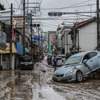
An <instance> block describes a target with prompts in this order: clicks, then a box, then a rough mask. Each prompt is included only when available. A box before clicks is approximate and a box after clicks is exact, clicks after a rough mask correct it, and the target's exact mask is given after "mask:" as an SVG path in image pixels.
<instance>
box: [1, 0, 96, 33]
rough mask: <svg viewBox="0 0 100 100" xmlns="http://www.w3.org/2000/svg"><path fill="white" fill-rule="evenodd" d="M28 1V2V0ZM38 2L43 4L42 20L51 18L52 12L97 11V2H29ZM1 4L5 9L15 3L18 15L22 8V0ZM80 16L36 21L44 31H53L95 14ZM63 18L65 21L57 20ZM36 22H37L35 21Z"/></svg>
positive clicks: (46, 0)
mask: <svg viewBox="0 0 100 100" xmlns="http://www.w3.org/2000/svg"><path fill="white" fill-rule="evenodd" d="M26 1H27V0H26ZM34 1H38V2H41V1H42V3H41V12H42V15H41V16H40V18H51V17H50V16H48V12H50V11H63V12H71V11H73V12H80V11H95V10H96V0H29V2H34ZM0 3H1V4H3V5H4V7H5V8H7V9H8V8H10V5H11V3H13V6H14V8H17V11H15V12H16V13H19V11H20V10H19V8H21V7H22V0H0ZM84 15H85V16H84ZM87 15H89V16H86V14H79V15H71V14H70V15H63V16H61V17H53V20H50V19H49V20H47V19H44V20H41V19H40V20H36V22H41V25H42V28H43V31H53V30H56V29H57V27H58V25H59V26H61V23H62V22H64V23H65V24H68V25H69V24H73V23H74V22H76V21H81V20H80V19H81V18H83V19H82V20H85V19H88V18H90V17H92V16H95V15H93V14H87ZM58 18H62V19H65V20H57V19H58ZM34 22H35V21H34Z"/></svg>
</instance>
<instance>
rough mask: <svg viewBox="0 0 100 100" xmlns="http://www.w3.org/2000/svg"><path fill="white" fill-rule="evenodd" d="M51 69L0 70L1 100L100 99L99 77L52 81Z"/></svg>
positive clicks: (38, 66)
mask: <svg viewBox="0 0 100 100" xmlns="http://www.w3.org/2000/svg"><path fill="white" fill-rule="evenodd" d="M53 72H54V69H53V67H52V66H48V67H47V69H46V72H43V68H42V66H41V63H39V64H35V66H34V70H16V71H8V70H7V71H0V100H100V76H99V74H98V75H97V76H98V77H96V78H88V79H86V80H85V81H84V82H81V83H62V82H53V81H52V75H53Z"/></svg>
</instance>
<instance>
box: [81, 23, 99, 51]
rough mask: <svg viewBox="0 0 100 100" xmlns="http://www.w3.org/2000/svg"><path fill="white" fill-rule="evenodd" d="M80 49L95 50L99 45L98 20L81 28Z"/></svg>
mask: <svg viewBox="0 0 100 100" xmlns="http://www.w3.org/2000/svg"><path fill="white" fill-rule="evenodd" d="M79 46H80V47H81V49H80V51H87V50H94V49H95V48H96V47H97V25H96V22H92V23H90V24H87V25H85V26H83V27H81V28H79Z"/></svg>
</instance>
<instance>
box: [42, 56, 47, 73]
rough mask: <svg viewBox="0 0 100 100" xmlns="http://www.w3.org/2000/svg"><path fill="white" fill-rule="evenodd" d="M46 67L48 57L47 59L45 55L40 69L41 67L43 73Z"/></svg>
mask: <svg viewBox="0 0 100 100" xmlns="http://www.w3.org/2000/svg"><path fill="white" fill-rule="evenodd" d="M47 65H48V57H47V55H45V56H44V57H43V60H42V67H43V71H44V72H46V67H47Z"/></svg>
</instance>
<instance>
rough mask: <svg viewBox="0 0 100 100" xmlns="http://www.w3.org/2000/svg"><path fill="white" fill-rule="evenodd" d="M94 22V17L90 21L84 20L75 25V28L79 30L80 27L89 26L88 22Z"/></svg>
mask: <svg viewBox="0 0 100 100" xmlns="http://www.w3.org/2000/svg"><path fill="white" fill-rule="evenodd" d="M95 20H96V17H93V18H90V19H88V20H85V21H82V22H79V23H76V25H75V28H80V27H82V26H84V25H86V24H89V23H90V22H93V21H95Z"/></svg>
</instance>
